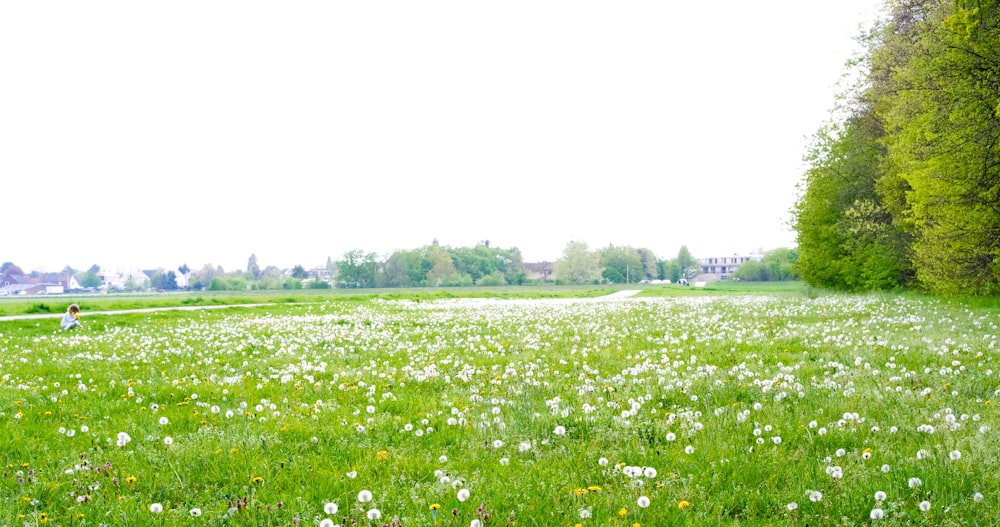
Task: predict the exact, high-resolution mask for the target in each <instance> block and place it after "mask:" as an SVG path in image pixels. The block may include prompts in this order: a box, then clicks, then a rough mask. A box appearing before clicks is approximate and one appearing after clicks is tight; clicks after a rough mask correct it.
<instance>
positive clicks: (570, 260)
mask: <svg viewBox="0 0 1000 527" xmlns="http://www.w3.org/2000/svg"><path fill="white" fill-rule="evenodd" d="M553 273H554V274H555V278H556V280H559V281H561V282H565V283H569V284H587V283H591V282H593V281H595V280H597V279H598V278H599V277H600V276H601V267H600V254H599V253H597V252H591V251H590V248H589V247H588V246H587V243H586V242H581V241H571V242H569V243H567V244H566V247H565V248H564V249H563V253H562V257H561V258H559V259H558V260H556V261H555V263H554V264H553Z"/></svg>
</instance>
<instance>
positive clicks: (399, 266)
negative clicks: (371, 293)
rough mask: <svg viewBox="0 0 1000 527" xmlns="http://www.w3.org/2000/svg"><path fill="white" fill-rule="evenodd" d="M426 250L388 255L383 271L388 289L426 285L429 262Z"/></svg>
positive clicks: (397, 252)
mask: <svg viewBox="0 0 1000 527" xmlns="http://www.w3.org/2000/svg"><path fill="white" fill-rule="evenodd" d="M425 254H426V250H423V251H422V250H415V251H396V252H394V253H392V254H391V255H389V258H388V259H387V260H386V261H385V266H384V269H383V272H384V275H385V285H386V286H388V287H416V286H421V285H425V284H426V279H427V273H428V272H429V271H430V270H431V261H430V260H429V259H428V258H427V257H426V256H425Z"/></svg>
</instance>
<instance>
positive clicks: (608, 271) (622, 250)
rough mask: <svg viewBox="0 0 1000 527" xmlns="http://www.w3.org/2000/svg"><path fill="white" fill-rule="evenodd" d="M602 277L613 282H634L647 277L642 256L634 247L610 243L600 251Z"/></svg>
mask: <svg viewBox="0 0 1000 527" xmlns="http://www.w3.org/2000/svg"><path fill="white" fill-rule="evenodd" d="M600 255H601V256H600V260H599V265H600V266H601V267H602V271H601V277H602V278H604V280H606V281H608V282H611V283H613V284H628V283H631V284H634V283H636V282H639V281H641V280H645V279H646V272H645V270H644V269H643V263H642V258H641V257H640V256H639V253H638V251H636V250H635V249H633V248H632V247H615V246H614V245H608V246H607V247H605V248H604V249H601V252H600Z"/></svg>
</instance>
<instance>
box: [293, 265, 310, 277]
mask: <svg viewBox="0 0 1000 527" xmlns="http://www.w3.org/2000/svg"><path fill="white" fill-rule="evenodd" d="M292 277H293V278H298V279H299V280H305V279H306V278H309V272H308V271H306V268H305V267H302V265H300V264H296V265H295V267H292Z"/></svg>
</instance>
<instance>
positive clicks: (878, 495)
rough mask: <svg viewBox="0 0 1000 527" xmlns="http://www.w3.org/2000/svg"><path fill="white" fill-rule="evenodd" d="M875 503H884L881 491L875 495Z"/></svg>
mask: <svg viewBox="0 0 1000 527" xmlns="http://www.w3.org/2000/svg"><path fill="white" fill-rule="evenodd" d="M875 501H885V493H884V492H882V491H881V490H880V491H878V492H876V493H875Z"/></svg>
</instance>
